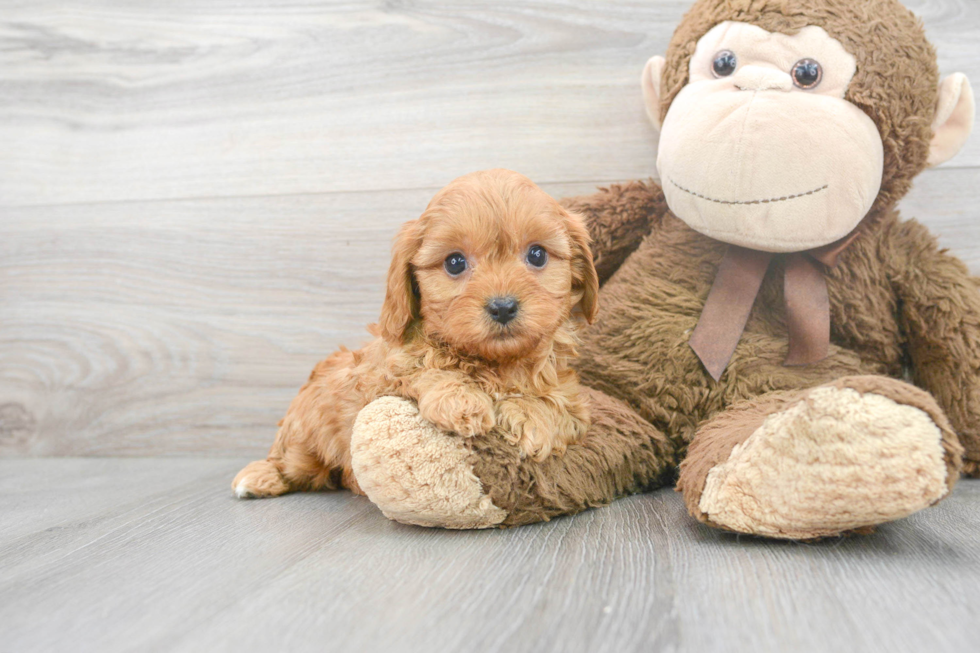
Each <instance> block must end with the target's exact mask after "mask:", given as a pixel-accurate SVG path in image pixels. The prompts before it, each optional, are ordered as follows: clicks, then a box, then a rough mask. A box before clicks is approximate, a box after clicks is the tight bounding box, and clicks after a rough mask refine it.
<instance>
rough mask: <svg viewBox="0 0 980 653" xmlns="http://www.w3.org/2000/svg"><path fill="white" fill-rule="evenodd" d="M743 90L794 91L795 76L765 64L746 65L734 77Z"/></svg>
mask: <svg viewBox="0 0 980 653" xmlns="http://www.w3.org/2000/svg"><path fill="white" fill-rule="evenodd" d="M732 82H734V84H735V86H737V87H738V88H740V89H742V90H743V91H792V90H793V78H792V77H790V76H789V74H787V73H784V72H782V71H781V70H774V69H771V68H765V67H763V66H744V67H742V68H740V69H739V70H738V72H736V73H735V76H734V77H733V78H732Z"/></svg>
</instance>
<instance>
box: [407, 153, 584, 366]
mask: <svg viewBox="0 0 980 653" xmlns="http://www.w3.org/2000/svg"><path fill="white" fill-rule="evenodd" d="M512 174H513V173H512ZM520 179H522V180H523V178H520ZM433 204H434V205H435V206H430V209H428V210H427V211H426V213H425V214H424V215H423V217H422V218H421V221H420V222H421V224H422V225H423V232H424V236H423V239H422V242H421V245H420V246H419V249H418V251H417V252H416V253H415V254H414V256H413V257H412V267H413V269H414V271H415V278H416V280H417V283H418V294H419V304H420V312H421V316H422V324H423V326H424V328H425V330H426V332H427V333H428V334H429V335H430V336H432V337H435V338H437V339H440V340H443V341H445V342H447V343H449V344H450V345H452V346H453V347H455V348H456V349H458V350H460V351H462V352H465V353H468V354H471V355H476V356H480V357H482V358H485V359H489V360H500V359H510V358H515V357H520V356H523V355H526V354H527V353H529V352H530V351H532V350H533V349H535V348H536V347H537V346H538V345H539V344H541V343H542V341H544V340H545V339H550V338H551V336H553V335H554V334H555V332H556V330H557V329H558V327H559V326H560V325H561V324H562V323H563V322H564V321H565V320H567V319H568V317H569V315H570V313H571V310H572V307H573V305H574V304H575V303H576V302H577V301H578V300H579V299H581V297H582V293H581V292H579V293H575V292H574V291H573V272H574V268H575V267H576V266H581V265H583V264H587V265H588V266H589V267H590V268H591V266H592V262H591V257H589V258H588V260H587V261H584V263H583V261H579V260H577V259H578V257H580V256H581V254H580V253H578V249H579V248H578V247H576V245H575V243H574V242H573V238H572V237H571V236H570V234H569V227H570V226H574V225H571V224H570V223H571V221H574V220H577V218H575V217H573V216H570V215H569V214H568V213H566V212H565V211H564V210H563V209H562V208H561V207H560V206H559V205H558V203H557V202H555V201H554V200H553V199H552V198H551V197H549V196H548V195H546V194H545V193H544V192H543V191H540V190H539V189H537V187H535V186H533V185H530V182H527V185H525V184H524V183H518V184H517V185H514V184H511V183H510V180H506V179H505V183H503V184H502V185H500V186H497V187H493V186H489V187H479V188H478V187H477V186H476V185H474V184H472V183H471V182H470V180H467V179H466V178H464V181H463V182H462V183H459V184H458V186H457V187H456V188H452V187H451V188H450V189H449V190H447V191H445V192H444V193H443V194H442V196H441V197H439V198H437V200H434V202H433ZM582 232H583V233H584V228H583V229H582ZM586 246H587V245H586Z"/></svg>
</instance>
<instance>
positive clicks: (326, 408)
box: [232, 170, 599, 497]
mask: <svg viewBox="0 0 980 653" xmlns="http://www.w3.org/2000/svg"><path fill="white" fill-rule="evenodd" d="M532 247H539V248H542V249H543V250H544V251H545V252H546V254H545V255H544V256H543V257H542V256H541V252H540V250H536V251H535V253H534V255H532V256H529V251H530V249H531V248H532ZM451 256H455V257H456V258H455V259H454V261H453V264H449V265H447V259H449V258H450V257H451ZM459 257H463V258H464V259H465V263H464V264H463V265H462V267H463V268H464V269H463V270H462V271H459V267H461V266H460V259H459ZM542 259H544V264H543V265H541V262H542ZM598 289H599V281H598V277H597V274H596V271H595V267H594V266H593V262H592V253H591V251H590V248H589V235H588V232H587V230H586V228H585V226H584V224H583V221H582V219H581V218H580V217H578V216H576V215H573V214H570V213H568V212H567V211H566V210H565V209H564V208H562V207H561V206H560V205H559V204H558V203H557V202H556V201H555V200H554V199H552V198H551V197H550V196H548V195H547V194H546V193H544V192H543V191H542V190H541V189H540V188H538V187H537V186H536V185H535V184H534V183H532V182H531V181H530V180H529V179H527V178H526V177H524V176H522V175H519V174H517V173H515V172H511V171H509V170H489V171H484V172H477V173H473V174H470V175H466V176H464V177H460V178H459V179H456V180H455V181H453V182H452V183H450V184H449V185H448V186H447V187H446V188H444V189H442V190H441V191H440V192H439V193H438V194H437V195H436V196H435V197H434V198H433V200H432V202H430V203H429V206H428V207H427V208H426V210H425V212H424V213H423V214H422V216H421V217H420V218H419V219H417V220H414V221H411V222H409V223H407V224H405V226H404V227H402V230H401V232H400V233H399V234H398V237H397V238H396V241H395V244H394V247H393V251H392V262H391V267H390V269H389V271H388V287H387V292H386V295H385V301H384V305H383V307H382V311H381V320H380V324H379V325H372V326H371V327H369V331H371V332H372V334H373V335H375V336H376V337H375V339H374V340H373V341H372V342H370V343H369V344H368V345H366V346H365V347H364V348H362V349H360V350H358V351H349V350H347V349H343V348H342V349H341V350H340V351H338V352H336V353H334V354H333V355H332V356H330V357H329V358H327V359H326V360H324V361H322V362H320V363H319V364H318V365H317V366H316V367H315V368H314V369H313V373H312V374H311V375H310V379H309V381H308V382H307V383H306V385H305V386H303V388H302V389H301V390H300V392H299V395H297V397H296V398H295V399H294V400H293V402H292V404H291V405H290V407H289V410H288V412H287V413H286V416H285V417H284V418H283V420H282V421H281V422H280V423H279V427H280V428H279V431H278V433H277V434H276V440H275V443H274V444H273V445H272V449H271V450H270V452H269V457H268V458H267V459H266V460H260V461H256V462H253V463H250V464H249V465H248V466H246V467H245V468H244V469H243V470H242V471H241V472H239V473H238V475H237V476H236V477H235V480H234V481H233V483H232V488H233V489H234V491H235V493H236V494H237V495H238V496H239V497H264V496H277V495H280V494H283V493H285V492H290V491H295V490H318V489H337V488H340V487H346V488H350V489H351V490H353V491H354V492H360V488H358V486H357V481H356V480H355V479H354V476H353V473H352V471H351V466H350V436H351V430H352V428H353V425H354V419H355V418H356V416H357V413H358V412H359V411H360V410H361V409H362V408H363V407H364V406H366V405H367V404H368V403H370V402H371V401H373V400H374V399H376V398H378V397H380V396H383V395H398V396H402V397H407V398H409V399H413V400H415V401H416V402H417V403H418V406H419V411H420V413H421V415H422V416H423V417H424V418H426V419H427V420H429V421H431V422H432V423H433V424H435V425H436V426H438V427H439V428H442V429H444V430H446V431H452V432H455V433H457V434H459V435H461V436H464V437H465V436H473V435H482V434H486V433H488V432H494V433H499V434H500V436H501V437H504V438H507V439H509V440H510V441H512V442H515V443H517V444H518V445H519V446H520V447H521V449H522V450H523V451H524V452H525V453H526V454H527V455H528V456H532V457H534V458H535V459H538V460H541V459H543V458H545V457H547V456H548V455H549V454H551V453H553V452H554V453H561V452H563V451H564V449H565V447H566V446H567V445H568V444H571V443H573V442H575V441H577V440H578V439H579V438H581V437H582V436H583V435H584V434H585V432H586V430H587V429H588V425H589V413H588V407H587V405H586V403H585V401H584V400H583V399H582V398H581V396H580V393H579V385H578V377H577V375H576V373H575V372H574V371H573V370H572V369H570V368H569V361H570V360H571V359H572V358H573V357H574V356H576V355H577V352H576V345H577V338H576V335H575V332H576V324H577V323H578V322H580V320H581V318H584V319H585V320H586V321H588V322H590V323H591V322H592V320H593V318H594V317H595V314H596V309H597V307H596V295H597V294H598ZM495 299H496V300H502V299H506V300H507V301H509V302H510V303H509V304H508V306H510V307H511V315H509V316H508V317H509V318H510V319H507V320H501V319H495V318H494V317H493V310H494V309H493V307H492V306H491V302H493V300H495ZM514 300H516V304H515V303H514ZM498 317H499V315H498Z"/></svg>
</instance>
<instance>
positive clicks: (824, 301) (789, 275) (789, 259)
mask: <svg viewBox="0 0 980 653" xmlns="http://www.w3.org/2000/svg"><path fill="white" fill-rule="evenodd" d="M857 235H858V229H855V230H854V231H853V232H851V234H850V235H848V236H846V237H844V238H842V239H841V240H839V241H837V242H835V243H831V244H830V245H825V246H824V247H819V248H817V249H812V250H809V251H806V252H794V253H792V254H787V255H786V271H785V273H784V277H783V295H784V296H785V300H786V329H787V331H788V332H789V354H788V355H787V356H786V361H785V363H784V364H785V365H807V364H809V363H816V362H817V361H820V360H823V359H824V358H826V357H827V353H828V351H829V349H830V299H829V297H828V295H827V280H826V279H825V278H824V270H823V267H824V266H826V267H830V268H832V267H834V266H835V265H837V257H838V255H839V254H840V253H841V252H842V251H844V249H845V248H846V247H847V246H848V245H850V244H851V243H852V242H853V241H854V239H855V238H856V237H857ZM773 256H775V255H774V254H772V253H770V252H760V251H756V250H753V249H745V248H744V247H738V246H736V245H729V247H728V251H727V252H726V253H725V257H724V258H723V259H722V261H721V265H720V266H719V267H718V272H717V274H716V276H715V281H714V283H713V284H712V286H711V290H710V291H709V292H708V299H707V300H706V301H705V303H704V309H703V310H702V311H701V317H700V319H699V320H698V325H697V327H695V329H694V333H693V334H692V335H691V340H690V344H691V348H692V349H693V350H694V353H695V354H697V355H698V358H700V359H701V362H702V363H704V367H705V369H707V370H708V373H709V374H710V375H711V376H712V378H714V380H715V381H717V380H719V379H720V378H721V375H722V373H723V372H724V371H725V368H726V367H728V362H729V361H730V360H731V358H732V354H734V353H735V347H736V346H737V345H738V341H739V340H740V339H741V338H742V332H743V331H744V330H745V324H746V322H748V319H749V314H750V313H751V312H752V305H753V304H754V303H755V298H756V296H757V295H758V294H759V288H760V287H761V286H762V280H763V278H764V277H765V276H766V270H768V269H769V264H770V263H771V262H772V259H773Z"/></svg>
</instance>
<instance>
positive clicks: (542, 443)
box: [496, 397, 589, 462]
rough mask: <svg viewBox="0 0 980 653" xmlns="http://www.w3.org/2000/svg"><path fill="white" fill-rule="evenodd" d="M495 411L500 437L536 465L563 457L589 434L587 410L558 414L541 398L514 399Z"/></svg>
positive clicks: (550, 404) (559, 412) (570, 409)
mask: <svg viewBox="0 0 980 653" xmlns="http://www.w3.org/2000/svg"><path fill="white" fill-rule="evenodd" d="M496 409H497V424H498V426H500V431H501V432H502V434H503V436H504V437H505V438H506V439H507V441H508V442H511V443H513V444H516V445H518V446H519V447H520V448H521V451H523V452H524V455H526V456H529V457H530V458H533V459H534V460H536V461H538V462H541V461H542V460H544V459H545V458H547V457H548V456H549V455H551V454H556V455H561V454H563V453H565V449H566V448H567V447H568V445H569V444H573V443H575V442H578V441H579V440H581V439H582V438H583V437H585V433H586V431H588V430H589V414H588V410H587V409H584V408H582V407H580V406H571V407H568V408H566V410H560V409H558V408H557V407H556V406H555V405H553V404H552V403H551V402H547V401H544V400H543V399H541V398H534V397H516V398H509V399H504V400H502V401H500V402H498V403H497V407H496Z"/></svg>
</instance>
